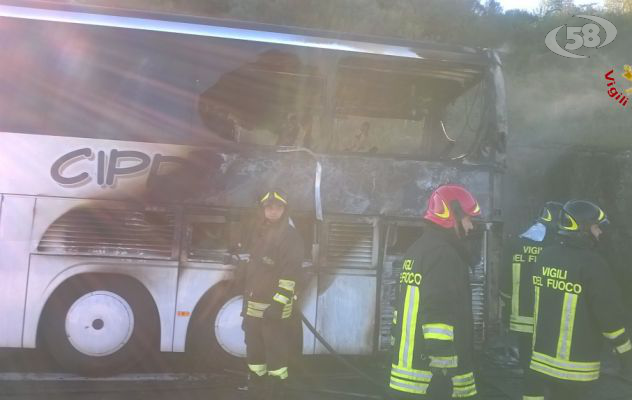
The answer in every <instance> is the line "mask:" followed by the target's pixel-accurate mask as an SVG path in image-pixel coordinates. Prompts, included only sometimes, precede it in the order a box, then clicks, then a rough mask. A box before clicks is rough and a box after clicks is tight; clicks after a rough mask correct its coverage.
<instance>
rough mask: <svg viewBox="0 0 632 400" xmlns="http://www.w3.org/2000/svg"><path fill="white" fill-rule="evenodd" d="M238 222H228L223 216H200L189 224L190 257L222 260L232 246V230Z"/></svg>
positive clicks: (195, 259) (192, 258)
mask: <svg viewBox="0 0 632 400" xmlns="http://www.w3.org/2000/svg"><path fill="white" fill-rule="evenodd" d="M235 224H239V223H238V222H237V223H235V222H227V221H226V218H224V217H223V216H212V217H200V218H199V221H195V220H194V221H192V222H191V223H190V225H189V229H188V232H189V235H188V236H189V246H188V258H189V259H190V260H194V261H206V262H211V261H212V262H216V261H221V260H222V258H223V256H224V255H225V254H226V252H228V249H229V248H230V247H231V243H232V241H233V240H234V239H232V236H233V235H231V231H233V228H234V227H233V225H235Z"/></svg>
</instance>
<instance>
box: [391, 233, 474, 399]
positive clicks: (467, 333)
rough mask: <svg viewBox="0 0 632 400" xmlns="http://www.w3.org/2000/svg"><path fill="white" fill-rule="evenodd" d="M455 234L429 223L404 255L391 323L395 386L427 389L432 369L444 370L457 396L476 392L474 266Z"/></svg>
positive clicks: (411, 390) (422, 391) (419, 390)
mask: <svg viewBox="0 0 632 400" xmlns="http://www.w3.org/2000/svg"><path fill="white" fill-rule="evenodd" d="M451 235H454V233H453V232H452V231H451V230H448V229H443V228H439V227H435V226H434V225H430V224H428V225H427V228H426V229H425V231H424V234H423V235H422V236H421V238H419V239H418V240H417V241H416V242H415V243H414V244H413V245H412V246H411V248H410V249H409V250H408V251H407V252H406V255H405V258H404V260H403V265H402V272H401V275H400V279H399V286H398V296H397V297H398V299H397V304H396V307H395V315H394V318H393V322H394V324H393V328H392V336H393V342H394V353H393V360H392V368H391V378H390V387H391V388H392V389H394V390H398V391H400V392H406V393H413V394H426V390H427V389H428V386H429V383H430V380H431V378H432V374H433V371H437V370H443V371H444V372H448V373H449V374H450V376H451V377H452V384H453V397H470V396H473V395H475V394H476V386H475V382H474V375H473V373H472V358H473V354H472V353H473V318H472V297H471V289H470V279H469V270H468V266H467V265H466V263H465V261H464V260H463V259H462V257H461V256H459V250H458V249H457V247H458V245H456V243H455V242H456V238H455V237H454V238H452V236H451Z"/></svg>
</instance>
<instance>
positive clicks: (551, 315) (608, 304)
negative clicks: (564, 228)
mask: <svg viewBox="0 0 632 400" xmlns="http://www.w3.org/2000/svg"><path fill="white" fill-rule="evenodd" d="M582 240H586V242H582ZM533 284H534V293H535V298H534V302H535V305H534V323H535V325H534V337H533V354H532V356H531V365H530V368H531V369H532V370H535V371H538V372H540V373H542V374H545V375H549V376H551V377H554V378H557V379H563V380H570V381H592V380H595V379H597V378H598V377H599V370H600V363H599V360H600V354H601V346H602V341H603V340H604V338H605V339H606V340H608V341H609V342H610V343H611V344H612V345H613V347H614V348H615V350H616V352H617V353H619V354H624V353H627V354H626V357H628V356H629V355H630V354H632V353H628V352H629V351H630V350H632V344H631V343H630V339H629V336H628V333H627V332H626V330H625V329H624V327H623V326H624V315H623V309H622V306H621V303H620V296H619V293H618V288H617V285H616V284H615V282H614V281H613V279H612V278H611V275H610V271H609V268H608V266H607V265H606V262H605V261H604V259H603V258H602V257H601V256H600V255H599V254H598V253H597V252H596V251H595V250H593V249H592V248H591V247H590V245H589V244H588V240H587V239H578V238H565V239H563V242H562V243H561V244H559V245H554V246H551V247H547V248H545V249H544V250H543V251H542V253H541V254H540V257H539V258H538V262H537V267H536V268H535V271H534V276H533Z"/></svg>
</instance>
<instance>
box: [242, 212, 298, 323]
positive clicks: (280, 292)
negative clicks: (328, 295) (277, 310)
mask: <svg viewBox="0 0 632 400" xmlns="http://www.w3.org/2000/svg"><path fill="white" fill-rule="evenodd" d="M248 250H249V252H250V259H249V261H248V263H247V264H246V267H245V271H244V272H243V275H245V276H244V277H243V278H242V279H244V315H248V316H251V317H255V318H262V317H263V312H264V311H265V309H266V308H268V307H269V306H270V305H271V304H275V303H276V304H275V305H276V306H280V307H282V313H281V318H289V317H290V316H291V314H292V304H293V301H294V294H295V290H296V286H297V284H296V282H297V280H298V278H299V276H300V271H301V266H302V263H303V256H304V255H303V252H304V251H303V241H302V239H301V237H300V235H299V234H298V232H297V231H296V229H295V228H294V227H293V226H291V225H290V224H289V223H288V221H287V219H283V220H281V221H279V222H278V223H268V222H264V223H262V224H261V225H259V226H258V227H256V228H255V230H254V231H253V232H252V233H251V238H250V243H249V245H248Z"/></svg>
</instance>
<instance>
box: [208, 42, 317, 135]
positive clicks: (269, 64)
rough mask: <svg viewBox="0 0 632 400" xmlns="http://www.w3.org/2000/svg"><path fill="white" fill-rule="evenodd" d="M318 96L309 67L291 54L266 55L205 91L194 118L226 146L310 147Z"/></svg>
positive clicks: (223, 77)
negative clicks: (222, 139)
mask: <svg viewBox="0 0 632 400" xmlns="http://www.w3.org/2000/svg"><path fill="white" fill-rule="evenodd" d="M322 90H323V81H322V79H321V78H320V77H319V76H318V74H317V71H316V70H315V69H314V68H313V67H312V66H307V65H304V64H303V63H302V62H301V60H300V59H299V57H298V56H296V55H294V54H291V53H284V52H281V51H279V50H269V51H267V52H264V53H263V54H261V55H260V56H259V57H258V58H257V59H256V60H255V61H254V62H251V63H247V64H245V65H242V66H241V67H239V68H237V69H235V70H233V71H231V72H228V73H226V74H225V75H224V76H222V77H221V78H220V79H219V80H218V81H217V82H216V83H215V84H214V85H213V86H211V87H210V88H208V89H207V90H206V91H204V93H202V94H201V96H200V100H199V112H200V115H201V117H202V120H203V122H204V124H205V125H206V128H207V129H208V130H210V131H211V132H213V133H214V134H216V135H218V136H220V137H223V138H224V139H227V140H230V141H234V142H239V143H250V144H257V145H269V146H305V147H311V146H312V145H313V143H314V140H315V139H314V136H315V132H318V130H319V123H320V112H321V111H320V109H321V102H322V100H321V94H322Z"/></svg>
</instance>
